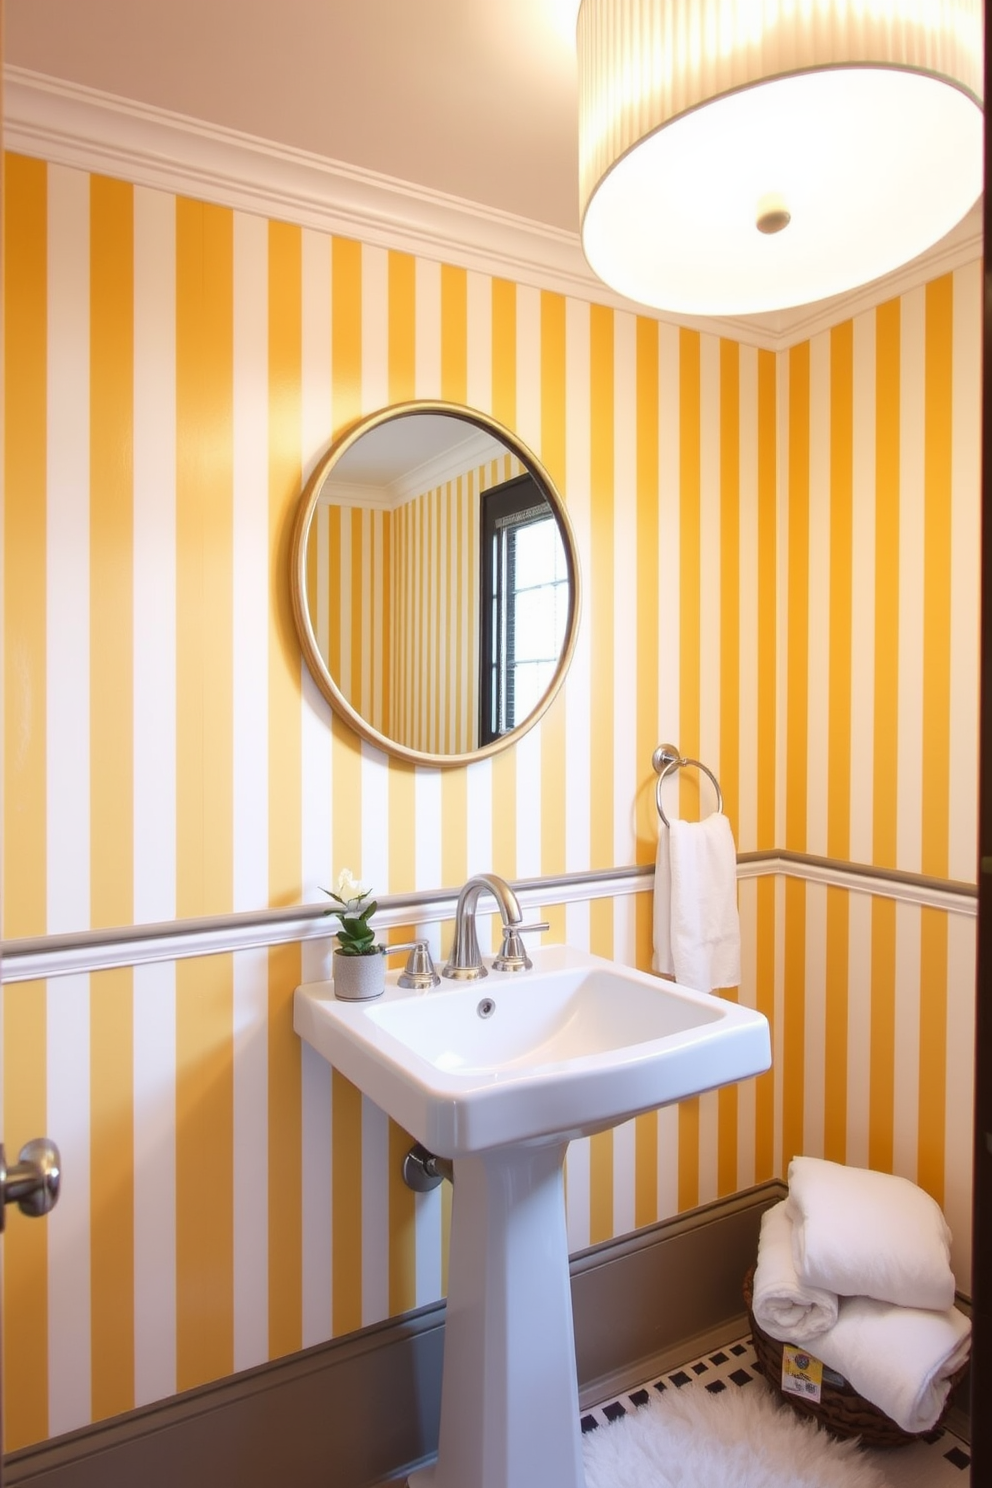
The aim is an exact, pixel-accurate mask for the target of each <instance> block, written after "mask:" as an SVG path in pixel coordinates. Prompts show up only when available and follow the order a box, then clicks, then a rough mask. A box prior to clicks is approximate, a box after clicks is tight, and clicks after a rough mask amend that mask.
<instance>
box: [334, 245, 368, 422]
mask: <svg viewBox="0 0 992 1488" xmlns="http://www.w3.org/2000/svg"><path fill="white" fill-rule="evenodd" d="M331 401H332V407H333V409H334V429H335V432H340V431H341V430H342V429H343V428H344V427H345V426H346V425H347V424H350V423H351V422H352V421H353V420H354V419H356V418H357V417H358V415H359V414H360V413H361V411H362V245H361V243H355V242H352V240H351V239H350V238H334V239H333V240H332V242H331Z"/></svg>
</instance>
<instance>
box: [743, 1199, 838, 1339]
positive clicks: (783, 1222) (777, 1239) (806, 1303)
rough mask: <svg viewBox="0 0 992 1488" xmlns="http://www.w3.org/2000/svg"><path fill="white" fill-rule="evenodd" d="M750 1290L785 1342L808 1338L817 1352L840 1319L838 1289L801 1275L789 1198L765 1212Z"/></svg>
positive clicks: (758, 1312) (760, 1318)
mask: <svg viewBox="0 0 992 1488" xmlns="http://www.w3.org/2000/svg"><path fill="white" fill-rule="evenodd" d="M751 1292H752V1299H751V1307H752V1311H753V1312H754V1316H755V1319H756V1321H757V1323H758V1325H759V1326H760V1327H761V1328H763V1329H764V1331H765V1332H766V1333H769V1334H771V1336H772V1338H777V1339H778V1340H779V1342H780V1343H802V1344H809V1345H810V1347H811V1348H812V1351H813V1352H814V1353H815V1352H816V1339H817V1338H819V1336H820V1335H821V1334H822V1333H826V1332H827V1330H828V1329H829V1328H832V1327H833V1326H834V1324H835V1323H836V1321H837V1306H838V1299H837V1293H836V1292H827V1291H824V1290H823V1289H822V1288H821V1287H812V1286H804V1285H803V1283H802V1282H801V1281H800V1280H799V1278H798V1276H797V1275H796V1268H795V1265H794V1264H793V1260H792V1220H791V1219H790V1218H789V1216H788V1214H786V1212H785V1200H784V1199H783V1200H782V1202H781V1203H780V1204H775V1205H773V1206H772V1208H771V1209H766V1210H765V1212H764V1214H763V1215H762V1216H761V1234H760V1237H759V1239H758V1264H757V1265H756V1266H755V1268H754V1282H753V1283H752V1288H751Z"/></svg>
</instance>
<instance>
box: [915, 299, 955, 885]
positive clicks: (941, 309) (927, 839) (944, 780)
mask: <svg viewBox="0 0 992 1488" xmlns="http://www.w3.org/2000/svg"><path fill="white" fill-rule="evenodd" d="M953 285H954V281H953V278H952V276H951V275H950V274H945V275H944V277H943V278H942V279H936V280H934V282H933V283H932V284H928V285H927V288H926V368H925V379H926V380H925V387H926V399H925V405H924V406H925V414H924V417H925V427H924V464H923V471H924V502H925V507H924V551H925V564H924V574H923V717H924V718H925V720H926V727H925V728H924V730H923V779H924V780H925V781H926V789H925V791H924V792H923V802H922V811H923V834H922V869H923V872H924V873H930V874H933V875H934V877H936V878H946V877H947V861H948V842H947V828H948V822H947V801H948V793H949V788H950V753H951V496H952V489H951V444H952V433H951V409H952V394H953V366H954V346H953V341H952V334H951V333H952V327H953V316H954V306H953Z"/></svg>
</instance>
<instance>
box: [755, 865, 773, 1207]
mask: <svg viewBox="0 0 992 1488" xmlns="http://www.w3.org/2000/svg"><path fill="white" fill-rule="evenodd" d="M755 897H756V899H757V908H756V911H755V914H756V927H755V945H756V955H755V975H754V981H755V1004H756V1006H757V1008H758V1011H759V1012H762V1013H764V1015H765V1017H766V1018H767V1019H768V1022H769V1024H770V1025H771V1028H772V1031H773V1034H774V1027H775V880H774V878H759V879H758V882H757V885H756V894H755ZM754 1104H755V1118H754V1120H755V1132H754V1181H755V1183H765V1182H766V1181H767V1180H768V1179H769V1178H773V1177H774V1176H775V1175H776V1172H777V1170H778V1168H777V1160H776V1159H777V1154H776V1152H775V1071H774V1070H768V1071H767V1072H766V1073H765V1074H763V1075H759V1076H758V1078H757V1080H756V1081H755V1095H754Z"/></svg>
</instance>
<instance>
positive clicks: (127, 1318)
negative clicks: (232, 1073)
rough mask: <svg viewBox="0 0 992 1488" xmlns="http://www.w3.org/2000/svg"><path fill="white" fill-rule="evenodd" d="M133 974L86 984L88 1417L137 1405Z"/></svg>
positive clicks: (106, 975)
mask: <svg viewBox="0 0 992 1488" xmlns="http://www.w3.org/2000/svg"><path fill="white" fill-rule="evenodd" d="M133 994H134V975H133V972H132V970H131V968H130V967H128V966H125V967H120V968H119V969H117V970H115V971H104V972H101V973H100V974H99V975H98V976H94V977H93V978H91V981H90V1150H91V1152H92V1153H93V1154H94V1159H93V1162H92V1164H91V1166H90V1278H91V1281H90V1286H91V1291H90V1303H91V1320H90V1342H91V1356H92V1385H91V1388H92V1403H93V1418H94V1420H100V1419H101V1418H103V1417H105V1416H113V1415H117V1414H118V1413H119V1412H120V1411H125V1410H131V1409H132V1408H133V1406H134V1102H133V1094H132V1091H133V1071H132V1064H133V1059H132V1049H133V1047H134V1026H133V1025H134V1019H133Z"/></svg>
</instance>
